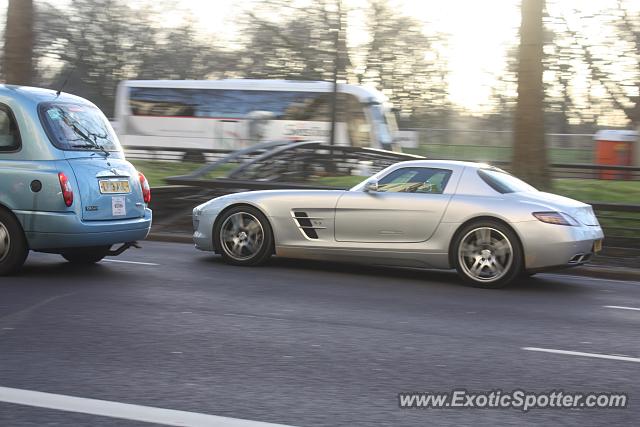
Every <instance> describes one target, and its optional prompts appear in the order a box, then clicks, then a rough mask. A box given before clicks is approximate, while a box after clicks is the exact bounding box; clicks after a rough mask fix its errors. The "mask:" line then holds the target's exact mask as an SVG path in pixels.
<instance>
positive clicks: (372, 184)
mask: <svg viewBox="0 0 640 427" xmlns="http://www.w3.org/2000/svg"><path fill="white" fill-rule="evenodd" d="M363 190H364V191H365V192H367V193H375V192H377V191H378V180H377V179H370V180H369V181H367V182H365V183H364V188H363Z"/></svg>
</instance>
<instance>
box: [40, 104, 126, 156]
mask: <svg viewBox="0 0 640 427" xmlns="http://www.w3.org/2000/svg"><path fill="white" fill-rule="evenodd" d="M39 113H40V121H41V122H42V124H43V126H44V128H45V130H46V132H47V135H48V136H49V139H50V140H51V143H52V144H53V145H54V146H55V147H57V148H59V149H61V150H76V151H77V150H89V151H105V152H106V151H120V143H119V142H118V138H117V137H116V135H115V133H114V132H113V129H112V128H111V125H110V124H109V121H108V120H107V118H106V117H105V116H104V114H102V112H101V111H100V110H99V109H98V108H96V107H93V106H91V105H81V104H68V103H57V102H47V103H43V104H40V107H39Z"/></svg>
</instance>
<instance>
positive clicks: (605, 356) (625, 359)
mask: <svg viewBox="0 0 640 427" xmlns="http://www.w3.org/2000/svg"><path fill="white" fill-rule="evenodd" d="M522 350H526V351H539V352H542V353H555V354H566V355H568V356H582V357H593V358H595V359H610V360H620V361H623V362H636V363H640V358H638V357H629V356H617V355H613V354H600V353H584V352H582V351H569V350H556V349H553V348H539V347H522Z"/></svg>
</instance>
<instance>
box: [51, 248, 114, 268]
mask: <svg viewBox="0 0 640 427" xmlns="http://www.w3.org/2000/svg"><path fill="white" fill-rule="evenodd" d="M109 249H111V247H110V246H93V247H89V248H72V249H67V250H65V251H64V252H62V254H61V255H62V257H63V258H64V259H66V260H67V261H69V262H70V263H73V264H95V263H96V262H99V261H101V260H102V259H103V258H104V257H106V256H107V255H108V254H109Z"/></svg>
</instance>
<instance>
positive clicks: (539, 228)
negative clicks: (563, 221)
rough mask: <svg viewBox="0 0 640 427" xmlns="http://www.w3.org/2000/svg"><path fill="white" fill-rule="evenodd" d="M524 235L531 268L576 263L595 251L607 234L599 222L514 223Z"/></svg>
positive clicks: (584, 260) (546, 268) (585, 260)
mask: <svg viewBox="0 0 640 427" xmlns="http://www.w3.org/2000/svg"><path fill="white" fill-rule="evenodd" d="M514 225H515V226H516V229H517V231H518V234H519V235H520V237H521V240H522V244H523V246H524V253H525V269H526V270H527V271H532V272H534V271H544V270H549V269H557V268H563V267H574V266H577V265H581V264H584V263H586V262H587V261H588V260H589V259H591V257H592V256H593V255H594V253H593V245H594V242H595V241H596V240H600V239H603V238H604V234H603V233H602V229H601V228H600V227H598V226H574V227H571V226H564V225H554V224H545V223H543V222H541V221H527V222H521V223H517V224H514Z"/></svg>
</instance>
